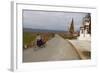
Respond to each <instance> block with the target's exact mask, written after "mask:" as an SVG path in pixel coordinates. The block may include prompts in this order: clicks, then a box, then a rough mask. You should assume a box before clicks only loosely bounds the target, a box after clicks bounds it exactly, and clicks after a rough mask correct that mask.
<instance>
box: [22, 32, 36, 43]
mask: <svg viewBox="0 0 100 73" xmlns="http://www.w3.org/2000/svg"><path fill="white" fill-rule="evenodd" d="M35 38H36V34H33V33H31V32H23V44H29V43H31V42H32V41H34V40H35Z"/></svg>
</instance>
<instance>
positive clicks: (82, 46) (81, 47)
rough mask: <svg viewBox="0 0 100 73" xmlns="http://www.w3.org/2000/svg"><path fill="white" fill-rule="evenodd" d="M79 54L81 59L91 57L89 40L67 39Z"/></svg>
mask: <svg viewBox="0 0 100 73" xmlns="http://www.w3.org/2000/svg"><path fill="white" fill-rule="evenodd" d="M69 42H70V43H71V44H72V45H73V46H74V48H75V49H76V50H77V52H78V54H79V55H80V57H81V59H90V58H91V41H89V40H69Z"/></svg>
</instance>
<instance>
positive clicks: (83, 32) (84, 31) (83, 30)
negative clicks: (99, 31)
mask: <svg viewBox="0 0 100 73" xmlns="http://www.w3.org/2000/svg"><path fill="white" fill-rule="evenodd" d="M89 25H90V20H89V18H85V19H84V21H83V26H82V27H80V36H79V37H78V39H79V40H91V35H90V33H89Z"/></svg>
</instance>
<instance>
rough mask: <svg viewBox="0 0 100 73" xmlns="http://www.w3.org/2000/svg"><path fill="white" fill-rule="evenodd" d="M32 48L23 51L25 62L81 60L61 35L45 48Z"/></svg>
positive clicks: (49, 42) (56, 36)
mask: <svg viewBox="0 0 100 73" xmlns="http://www.w3.org/2000/svg"><path fill="white" fill-rule="evenodd" d="M34 49H36V48H30V49H26V50H24V51H23V62H39V61H58V60H79V59H80V57H79V55H78V54H77V52H76V51H75V49H74V48H73V47H72V46H71V44H70V43H69V42H68V41H66V40H64V39H63V38H62V37H60V36H59V35H55V37H54V38H52V39H51V40H49V41H48V42H47V45H46V47H45V48H37V50H36V51H34Z"/></svg>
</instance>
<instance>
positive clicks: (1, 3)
mask: <svg viewBox="0 0 100 73" xmlns="http://www.w3.org/2000/svg"><path fill="white" fill-rule="evenodd" d="M21 1H22V0H21ZM24 1H25V0H24ZM28 1H29V0H28ZM32 1H34V3H35V4H50V5H51V4H54V5H55V4H56V5H68V6H72V5H73V6H85V7H88V6H92V7H94V6H95V7H96V8H97V13H98V14H97V19H98V24H97V25H94V27H93V28H96V29H95V31H96V32H95V33H93V34H94V35H93V37H94V38H95V41H96V42H93V43H94V45H97V47H95V48H98V53H100V46H99V43H100V39H99V38H100V34H99V31H100V21H99V19H100V5H99V3H100V2H99V0H32ZM10 15H11V14H10V0H0V73H4V72H5V73H10V71H9V67H10V56H11V55H10V50H11V49H10V45H11V44H10V42H11V41H10V40H11V39H10V35H11V34H10V33H11V32H10V29H11V27H10V26H11V25H10ZM95 48H94V49H95ZM99 55H100V54H98V57H99ZM99 62H100V57H99V58H98V65H97V67H80V68H67V69H66V68H63V69H54V70H49V69H48V70H45V71H43V70H38V71H37V70H33V72H34V73H36V72H38V73H42V72H43V73H48V72H49V73H51V72H54V73H63V72H64V73H87V72H89V73H99V68H100V63H99ZM27 73H28V72H27Z"/></svg>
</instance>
